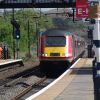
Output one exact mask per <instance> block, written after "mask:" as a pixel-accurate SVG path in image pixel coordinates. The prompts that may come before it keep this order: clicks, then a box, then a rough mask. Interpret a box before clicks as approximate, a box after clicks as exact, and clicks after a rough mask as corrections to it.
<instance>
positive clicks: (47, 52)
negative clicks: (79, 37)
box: [39, 35, 73, 61]
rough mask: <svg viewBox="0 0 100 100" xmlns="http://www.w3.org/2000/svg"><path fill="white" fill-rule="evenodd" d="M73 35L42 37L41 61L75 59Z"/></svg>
mask: <svg viewBox="0 0 100 100" xmlns="http://www.w3.org/2000/svg"><path fill="white" fill-rule="evenodd" d="M72 47H73V46H72V35H67V36H41V39H40V50H39V54H40V56H39V57H40V60H47V61H59V60H60V61H62V60H63V61H65V60H68V59H72V58H73V49H72Z"/></svg>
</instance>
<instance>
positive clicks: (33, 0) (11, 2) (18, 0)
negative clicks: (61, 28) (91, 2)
mask: <svg viewBox="0 0 100 100" xmlns="http://www.w3.org/2000/svg"><path fill="white" fill-rule="evenodd" d="M75 2H76V0H0V8H64V7H67V8H68V7H75V4H76V3H75Z"/></svg>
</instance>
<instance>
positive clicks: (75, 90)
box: [54, 59, 94, 100]
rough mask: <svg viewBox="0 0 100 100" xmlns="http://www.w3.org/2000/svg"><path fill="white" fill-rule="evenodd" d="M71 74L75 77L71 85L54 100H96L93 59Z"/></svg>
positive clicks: (86, 61) (74, 69)
mask: <svg viewBox="0 0 100 100" xmlns="http://www.w3.org/2000/svg"><path fill="white" fill-rule="evenodd" d="M71 74H72V75H75V76H74V78H73V79H72V81H71V83H70V84H69V85H67V86H66V88H65V89H64V91H62V93H60V94H59V95H58V96H57V97H56V99H54V100H94V90H93V79H92V59H87V60H85V61H84V62H83V64H82V65H81V66H80V67H79V68H77V66H76V67H75V68H73V71H72V72H71Z"/></svg>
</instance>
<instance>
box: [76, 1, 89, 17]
mask: <svg viewBox="0 0 100 100" xmlns="http://www.w3.org/2000/svg"><path fill="white" fill-rule="evenodd" d="M88 7H89V5H88V2H87V0H76V17H80V18H84V17H88Z"/></svg>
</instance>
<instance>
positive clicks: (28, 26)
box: [27, 19, 31, 57]
mask: <svg viewBox="0 0 100 100" xmlns="http://www.w3.org/2000/svg"><path fill="white" fill-rule="evenodd" d="M27 29H28V31H27V33H28V56H29V57H30V55H31V53H30V22H29V19H28V22H27Z"/></svg>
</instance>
